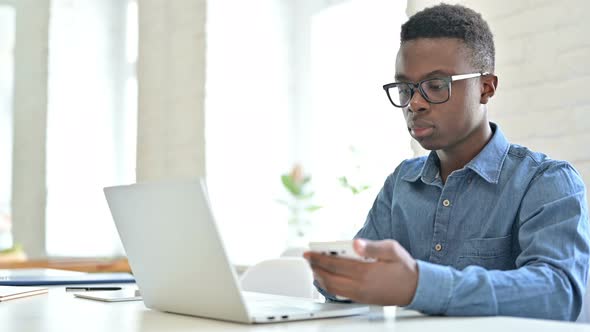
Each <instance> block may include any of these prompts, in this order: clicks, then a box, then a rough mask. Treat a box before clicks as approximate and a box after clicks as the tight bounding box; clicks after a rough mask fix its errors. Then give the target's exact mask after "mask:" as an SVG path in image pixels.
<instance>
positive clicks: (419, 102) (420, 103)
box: [408, 88, 430, 112]
mask: <svg viewBox="0 0 590 332" xmlns="http://www.w3.org/2000/svg"><path fill="white" fill-rule="evenodd" d="M429 107H430V103H429V102H428V100H426V98H424V96H422V93H421V92H420V90H419V89H418V88H416V90H414V94H413V95H412V99H410V104H409V105H408V109H409V110H410V111H411V112H421V111H425V110H427V109H428V108H429Z"/></svg>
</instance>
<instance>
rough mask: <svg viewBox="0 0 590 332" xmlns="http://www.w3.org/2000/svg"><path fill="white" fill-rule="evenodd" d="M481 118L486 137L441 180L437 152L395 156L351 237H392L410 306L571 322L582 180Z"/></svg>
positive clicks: (583, 255) (581, 279)
mask: <svg viewBox="0 0 590 332" xmlns="http://www.w3.org/2000/svg"><path fill="white" fill-rule="evenodd" d="M490 125H491V127H492V130H493V131H494V134H493V137H492V139H491V140H490V141H489V142H488V144H487V145H486V146H485V147H484V149H483V150H482V151H481V152H480V153H479V154H478V155H477V156H476V157H475V158H474V159H473V160H472V161H471V162H469V163H468V164H467V165H465V167H464V168H462V169H460V170H456V171H454V172H453V173H451V174H450V176H449V177H448V178H447V181H446V183H444V184H443V183H442V181H441V178H440V177H439V167H438V164H439V161H438V157H437V155H436V153H434V152H431V153H430V155H429V156H428V157H420V158H415V159H410V160H406V161H404V162H402V163H401V164H400V165H399V166H398V167H397V169H396V170H395V172H394V173H393V174H391V175H390V176H389V177H388V178H387V180H386V181H385V185H384V186H383V188H382V189H381V192H380V193H379V195H378V196H377V198H376V200H375V203H374V205H373V207H372V208H371V210H370V212H369V215H368V217H367V220H366V223H365V225H364V226H363V228H362V229H361V230H360V231H359V232H358V234H357V235H356V237H361V238H366V239H371V240H382V239H395V240H397V241H398V242H399V243H400V244H401V245H402V246H403V247H404V248H405V249H406V250H407V251H408V252H409V253H410V254H411V255H412V256H413V257H414V258H415V259H416V260H417V262H418V269H419V279H418V287H417V290H416V293H415V295H414V298H413V300H412V302H411V303H410V305H409V306H408V308H410V309H415V310H419V311H422V312H424V313H427V314H442V315H466V316H472V315H507V316H524V317H538V318H547V319H560V320H575V319H576V318H577V316H578V314H579V312H580V308H581V306H582V298H583V295H584V293H585V288H586V279H587V273H588V262H589V233H588V208H587V204H586V191H585V188H584V183H583V182H582V179H581V177H580V175H579V174H578V173H577V172H576V170H575V169H574V168H573V167H572V166H571V165H570V164H569V163H567V162H564V161H558V160H552V159H550V158H548V157H547V156H545V155H544V154H541V153H536V152H532V151H530V150H529V149H527V148H525V147H522V146H518V145H514V144H510V143H508V141H507V140H506V138H505V136H504V135H503V134H502V131H501V130H500V129H499V128H498V127H497V126H496V125H495V124H493V123H491V124H490ZM391 282H392V283H393V282H395V280H392V281H391ZM320 292H321V293H322V294H323V295H324V296H326V297H327V299H328V300H335V298H334V297H333V296H332V295H331V294H328V293H327V292H325V291H324V290H322V289H320Z"/></svg>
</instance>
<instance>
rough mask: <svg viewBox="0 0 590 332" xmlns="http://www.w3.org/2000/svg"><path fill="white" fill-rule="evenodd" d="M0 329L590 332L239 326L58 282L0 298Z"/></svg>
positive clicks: (555, 325)
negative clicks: (72, 289)
mask: <svg viewBox="0 0 590 332" xmlns="http://www.w3.org/2000/svg"><path fill="white" fill-rule="evenodd" d="M0 330H2V331H7V332H29V331H44V332H54V331H55V332H64V331H101V332H102V331H108V332H117V331H125V332H127V331H191V332H194V331H274V332H276V331H332V330H334V331H363V332H365V331H388V332H392V331H395V332H400V331H401V332H403V331H431V332H444V331H453V332H457V331H478V332H480V331H484V332H485V331H494V332H497V331H501V332H508V331H518V332H525V331H534V332H544V331H551V332H559V331H589V332H590V325H584V324H575V323H565V322H555V321H545V320H534V319H521V318H508V317H478V318H451V317H426V316H413V317H401V316H398V317H397V318H391V317H387V316H385V317H383V316H381V317H379V316H377V315H375V314H372V315H369V316H356V317H346V318H333V319H320V320H310V321H301V322H291V323H278V324H262V325H242V324H236V323H228V322H222V321H216V320H210V319H201V318H196V317H190V316H181V315H176V314H168V313H162V312H157V311H153V310H150V309H147V308H146V307H145V306H144V305H143V302H141V301H135V302H121V303H103V302H98V301H90V300H84V299H78V298H74V296H73V293H66V292H65V290H64V288H63V287H59V288H52V289H50V291H49V294H43V295H36V296H32V297H29V298H22V299H16V300H12V301H7V302H0Z"/></svg>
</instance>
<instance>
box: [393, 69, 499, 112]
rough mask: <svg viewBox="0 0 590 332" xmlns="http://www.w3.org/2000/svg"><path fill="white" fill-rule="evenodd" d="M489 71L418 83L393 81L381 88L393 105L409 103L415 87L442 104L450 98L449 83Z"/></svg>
mask: <svg viewBox="0 0 590 332" xmlns="http://www.w3.org/2000/svg"><path fill="white" fill-rule="evenodd" d="M488 74H489V73H473V74H461V75H453V76H447V77H436V78H429V79H425V80H422V81H420V82H418V83H409V82H394V83H389V84H385V85H384V86H383V90H385V92H386V93H387V97H388V98H389V101H390V102H391V103H392V104H393V106H395V107H406V106H408V105H409V104H410V101H411V100H412V97H413V96H414V93H415V92H416V89H418V91H419V92H420V94H421V95H422V97H424V99H426V100H427V101H428V102H429V103H431V104H442V103H445V102H447V101H448V100H449V98H451V83H452V82H455V81H460V80H466V79H468V78H474V77H480V76H485V75H488Z"/></svg>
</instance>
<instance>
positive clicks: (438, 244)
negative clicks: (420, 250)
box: [434, 243, 442, 251]
mask: <svg viewBox="0 0 590 332" xmlns="http://www.w3.org/2000/svg"><path fill="white" fill-rule="evenodd" d="M434 250H436V251H441V250H442V245H441V244H440V243H437V244H436V245H435V246H434Z"/></svg>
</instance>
